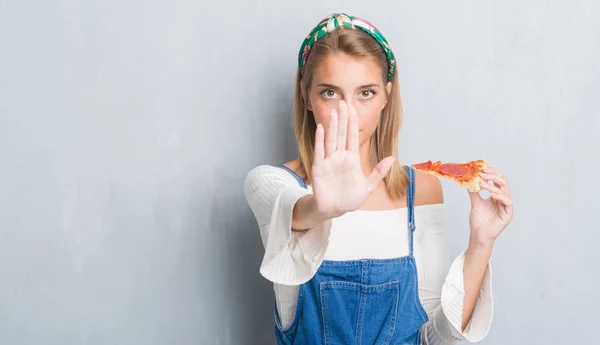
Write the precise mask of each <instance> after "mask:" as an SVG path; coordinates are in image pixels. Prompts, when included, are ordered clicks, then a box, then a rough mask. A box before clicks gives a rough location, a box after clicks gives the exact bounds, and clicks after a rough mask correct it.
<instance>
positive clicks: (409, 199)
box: [405, 166, 416, 256]
mask: <svg viewBox="0 0 600 345" xmlns="http://www.w3.org/2000/svg"><path fill="white" fill-rule="evenodd" d="M405 167H406V172H407V173H408V178H409V180H410V181H409V182H408V187H407V191H406V209H407V210H408V230H409V231H408V233H409V244H410V247H409V249H410V255H411V256H412V255H413V233H414V232H415V228H416V226H415V190H416V185H415V169H414V168H413V167H411V166H405Z"/></svg>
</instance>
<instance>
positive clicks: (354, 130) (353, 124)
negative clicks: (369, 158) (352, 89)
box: [348, 104, 359, 152]
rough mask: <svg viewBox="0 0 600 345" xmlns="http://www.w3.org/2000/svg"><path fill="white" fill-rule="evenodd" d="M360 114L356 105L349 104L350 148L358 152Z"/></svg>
mask: <svg viewBox="0 0 600 345" xmlns="http://www.w3.org/2000/svg"><path fill="white" fill-rule="evenodd" d="M358 140H359V134H358V114H357V113H356V108H355V107H354V105H352V104H350V105H348V150H349V151H353V152H358Z"/></svg>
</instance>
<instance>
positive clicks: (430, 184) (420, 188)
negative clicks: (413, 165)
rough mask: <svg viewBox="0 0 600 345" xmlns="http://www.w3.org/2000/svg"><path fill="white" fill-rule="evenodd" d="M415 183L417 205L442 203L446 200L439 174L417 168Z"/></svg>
mask: <svg viewBox="0 0 600 345" xmlns="http://www.w3.org/2000/svg"><path fill="white" fill-rule="evenodd" d="M415 183H416V186H417V190H416V195H415V204H416V205H429V204H441V203H443V202H444V193H443V191H442V184H441V183H440V179H439V178H438V177H437V176H433V175H431V174H428V173H425V172H422V171H419V170H417V171H416V179H415Z"/></svg>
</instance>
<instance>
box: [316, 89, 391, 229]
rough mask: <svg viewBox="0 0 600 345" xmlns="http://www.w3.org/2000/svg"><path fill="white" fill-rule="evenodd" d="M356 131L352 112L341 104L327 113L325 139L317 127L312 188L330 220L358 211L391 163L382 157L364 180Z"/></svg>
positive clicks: (320, 129) (319, 127) (356, 121)
mask: <svg viewBox="0 0 600 345" xmlns="http://www.w3.org/2000/svg"><path fill="white" fill-rule="evenodd" d="M358 132H359V131H358V116H357V114H356V109H355V108H354V107H353V106H352V105H349V106H348V105H346V104H345V103H344V102H343V101H342V102H340V106H339V112H338V111H336V110H334V111H332V113H331V117H330V121H329V128H328V132H327V136H326V138H325V133H324V129H323V126H322V125H321V124H319V125H318V126H317V131H316V134H315V157H314V162H313V167H312V171H311V173H312V174H311V175H312V185H313V186H312V188H313V194H314V197H315V200H316V204H317V207H318V209H319V210H320V211H321V212H325V213H327V214H330V215H331V216H332V217H338V216H340V215H342V214H344V213H346V212H349V211H353V210H356V209H358V208H360V207H361V206H362V204H363V203H364V202H365V200H366V199H367V197H368V196H369V194H370V192H371V191H373V190H374V189H375V188H376V187H377V184H378V183H379V182H380V181H381V180H382V179H383V177H385V175H386V174H387V172H388V171H389V169H390V168H391V166H392V163H393V158H392V157H386V158H385V159H383V160H382V161H381V162H379V164H377V166H376V167H375V169H374V170H373V172H372V173H371V174H370V175H369V176H368V177H366V176H365V175H364V174H363V172H362V166H361V161H360V154H359V150H358V144H359V143H358V141H359V133H358Z"/></svg>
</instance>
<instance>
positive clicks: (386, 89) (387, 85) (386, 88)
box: [381, 81, 392, 110]
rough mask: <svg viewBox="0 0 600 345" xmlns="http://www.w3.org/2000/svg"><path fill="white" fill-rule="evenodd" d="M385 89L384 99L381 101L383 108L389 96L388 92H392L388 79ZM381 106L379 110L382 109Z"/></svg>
mask: <svg viewBox="0 0 600 345" xmlns="http://www.w3.org/2000/svg"><path fill="white" fill-rule="evenodd" d="M385 91H386V95H385V101H384V102H383V108H385V106H386V105H387V100H388V97H389V96H390V93H391V92H392V82H391V81H388V82H387V84H386V85H385ZM383 108H381V110H383Z"/></svg>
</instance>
